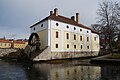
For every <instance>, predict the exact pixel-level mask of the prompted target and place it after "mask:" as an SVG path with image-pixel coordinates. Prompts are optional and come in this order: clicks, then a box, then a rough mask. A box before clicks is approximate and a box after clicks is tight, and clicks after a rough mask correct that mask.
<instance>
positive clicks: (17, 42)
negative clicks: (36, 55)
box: [13, 40, 25, 44]
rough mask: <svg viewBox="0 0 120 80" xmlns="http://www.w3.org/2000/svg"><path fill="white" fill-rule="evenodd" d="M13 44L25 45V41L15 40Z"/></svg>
mask: <svg viewBox="0 0 120 80" xmlns="http://www.w3.org/2000/svg"><path fill="white" fill-rule="evenodd" d="M13 43H16V44H25V42H24V41H16V40H14V41H13Z"/></svg>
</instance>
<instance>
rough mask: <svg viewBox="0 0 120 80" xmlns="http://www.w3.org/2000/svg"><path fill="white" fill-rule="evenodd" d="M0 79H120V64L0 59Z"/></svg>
mask: <svg viewBox="0 0 120 80" xmlns="http://www.w3.org/2000/svg"><path fill="white" fill-rule="evenodd" d="M70 63H71V62H70ZM0 80H120V66H111V65H104V66H88V65H76V64H72V65H71V64H69V63H63V64H48V63H41V64H29V65H28V64H22V63H17V62H4V61H0Z"/></svg>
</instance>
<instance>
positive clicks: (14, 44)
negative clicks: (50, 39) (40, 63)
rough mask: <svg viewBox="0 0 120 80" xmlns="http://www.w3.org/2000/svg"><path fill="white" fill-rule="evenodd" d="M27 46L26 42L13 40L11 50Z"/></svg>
mask: <svg viewBox="0 0 120 80" xmlns="http://www.w3.org/2000/svg"><path fill="white" fill-rule="evenodd" d="M27 44H28V42H27V41H23V40H13V41H12V48H19V49H24V48H25V47H26V45H27Z"/></svg>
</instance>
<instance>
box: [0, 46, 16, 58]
mask: <svg viewBox="0 0 120 80" xmlns="http://www.w3.org/2000/svg"><path fill="white" fill-rule="evenodd" d="M17 50H18V49H13V48H8V49H1V48H0V57H4V56H5V55H9V53H12V52H16V51H17Z"/></svg>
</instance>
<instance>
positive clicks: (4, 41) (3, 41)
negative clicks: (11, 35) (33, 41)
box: [0, 39, 11, 43]
mask: <svg viewBox="0 0 120 80" xmlns="http://www.w3.org/2000/svg"><path fill="white" fill-rule="evenodd" d="M0 42H1V43H11V41H9V40H4V39H0Z"/></svg>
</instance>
